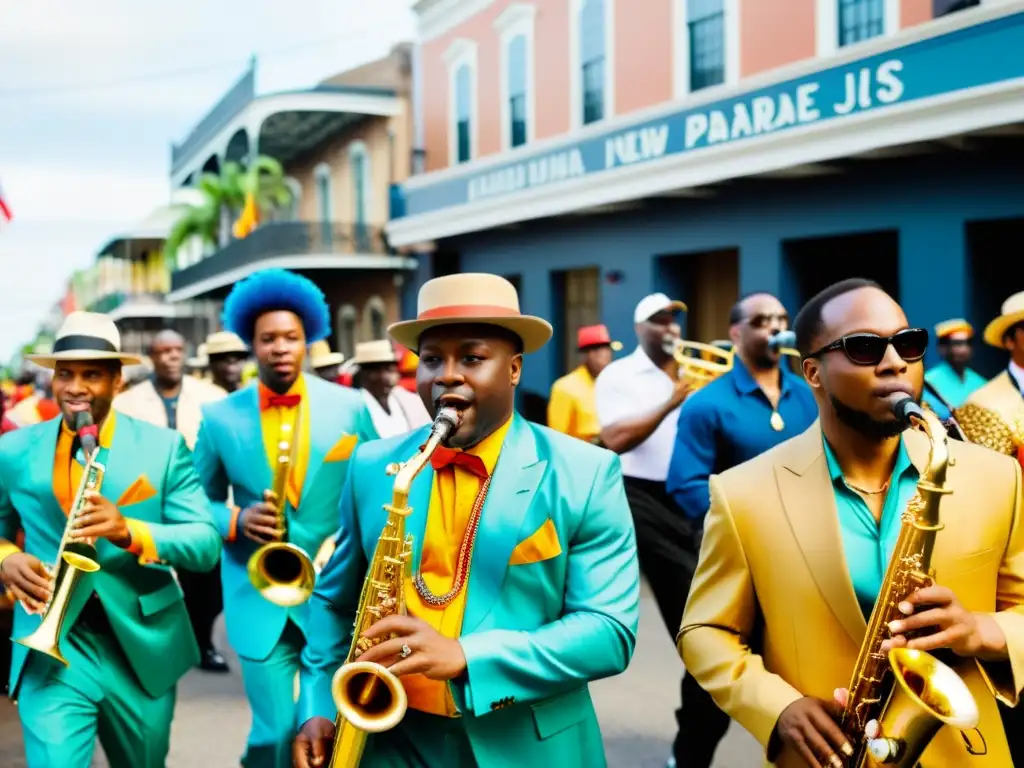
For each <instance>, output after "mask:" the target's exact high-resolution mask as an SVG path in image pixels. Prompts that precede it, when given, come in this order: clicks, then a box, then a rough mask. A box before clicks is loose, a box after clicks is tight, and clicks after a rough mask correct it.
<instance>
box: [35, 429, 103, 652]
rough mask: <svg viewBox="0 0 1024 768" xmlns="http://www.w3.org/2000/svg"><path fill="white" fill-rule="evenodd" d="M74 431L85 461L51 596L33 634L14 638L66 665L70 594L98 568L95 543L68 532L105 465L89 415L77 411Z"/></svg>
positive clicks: (59, 550) (53, 571) (100, 479)
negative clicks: (62, 640)
mask: <svg viewBox="0 0 1024 768" xmlns="http://www.w3.org/2000/svg"><path fill="white" fill-rule="evenodd" d="M75 431H76V432H77V433H78V437H79V440H81V443H82V452H83V453H84V454H85V457H86V461H85V467H84V468H83V470H82V481H81V482H80V483H79V484H78V491H77V492H76V493H75V498H74V501H73V502H72V504H71V510H70V511H69V512H68V522H67V524H66V525H65V526H64V534H63V536H61V540H60V545H59V546H58V547H57V558H56V561H55V563H54V566H53V568H52V569H51V570H50V573H51V575H52V576H53V578H54V589H53V592H52V593H51V595H50V599H49V600H47V601H46V605H45V606H43V620H42V623H40V625H39V626H38V627H36V630H35V631H34V632H32V634H30V635H28V636H26V637H22V638H19V639H17V640H15V642H16V643H18V644H20V645H24V646H25V647H26V648H31V649H32V650H34V651H39V652H40V653H45V654H46V655H47V656H50V657H51V658H54V659H56V660H57V661H59V662H60V663H61V664H63V665H64V666H65V667H66V666H68V660H67V659H66V658H64V654H63V653H61V650H60V638H61V633H62V630H63V627H64V619H65V618H66V617H67V612H68V606H69V605H70V603H71V596H72V595H73V594H74V591H75V587H76V586H77V585H78V582H79V580H80V579H81V577H82V574H83V573H94V572H96V571H98V570H99V569H100V564H99V556H98V555H97V553H96V546H95V545H94V544H92V543H87V542H83V541H71V532H72V531H73V530H74V528H75V524H76V523H77V522H78V518H79V516H80V515H81V511H82V507H83V506H85V501H86V499H85V494H86V493H87V492H90V491H96V492H99V490H100V486H101V485H102V483H103V474H104V472H105V471H106V467H105V466H104V465H103V464H101V463H100V462H99V461H98V456H97V454H98V447H97V435H98V430H97V429H96V426H95V425H94V424H93V420H92V414H90V413H88V412H83V413H79V414H78V416H77V417H76V419H75Z"/></svg>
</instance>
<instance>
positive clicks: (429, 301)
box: [388, 272, 552, 354]
mask: <svg viewBox="0 0 1024 768" xmlns="http://www.w3.org/2000/svg"><path fill="white" fill-rule="evenodd" d="M456 323H483V324H486V325H496V326H498V327H499V328H504V329H505V330H508V331H511V332H512V333H514V334H516V335H517V336H518V337H519V338H520V339H522V341H523V352H525V353H527V354H529V353H530V352H536V351H537V350H538V349H540V348H541V347H543V346H544V345H545V344H547V343H548V340H549V339H550V338H551V332H552V329H551V325H550V323H548V322H547V321H546V320H542V319H541V318H539V317H533V316H531V315H524V314H522V313H520V311H519V294H517V293H516V289H515V286H513V285H512V283H510V282H509V281H508V280H506V279H505V278H503V277H500V276H499V275H490V274H483V273H473V272H469V273H464V274H458V275H446V276H444V277H436V278H434V279H433V280H428V281H427V282H426V283H424V284H423V287H422V288H420V294H419V299H418V301H417V316H416V319H415V320H403V321H402V322H400V323H395V324H394V325H392V326H390V327H389V328H388V333H389V334H390V335H391V338H392V339H394V340H395V341H397V342H398V343H399V344H401V345H402V346H404V347H408V348H409V349H411V350H413V351H416V350H418V349H419V341H420V335H422V333H423V332H424V331H426V330H427V329H428V328H434V327H436V326H439V325H454V324H456Z"/></svg>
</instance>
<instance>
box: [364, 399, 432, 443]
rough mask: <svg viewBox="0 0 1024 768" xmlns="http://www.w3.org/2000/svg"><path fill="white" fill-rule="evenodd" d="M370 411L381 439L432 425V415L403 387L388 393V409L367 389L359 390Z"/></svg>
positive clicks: (421, 402) (420, 401)
mask: <svg viewBox="0 0 1024 768" xmlns="http://www.w3.org/2000/svg"><path fill="white" fill-rule="evenodd" d="M359 391H360V392H361V393H362V395H363V400H364V401H366V408H367V410H369V411H370V418H371V419H372V420H373V426H374V427H375V428H376V430H377V434H378V435H379V436H380V437H394V436H395V435H404V434H405V433H406V432H410V431H412V430H414V429H416V428H417V427H422V426H424V425H426V424H429V423H430V414H429V413H427V409H426V408H425V407H424V405H423V401H422V400H420V398H419V397H418V396H417V395H414V394H413V393H412V392H409V391H408V390H407V389H403V388H402V387H395V388H394V389H392V390H391V391H390V392H389V393H388V409H387V410H386V411H385V410H384V408H383V407H381V404H380V402H379V401H378V400H377V398H375V397H374V396H373V395H371V394H370V393H369V392H367V391H366V390H365V389H361V390H359Z"/></svg>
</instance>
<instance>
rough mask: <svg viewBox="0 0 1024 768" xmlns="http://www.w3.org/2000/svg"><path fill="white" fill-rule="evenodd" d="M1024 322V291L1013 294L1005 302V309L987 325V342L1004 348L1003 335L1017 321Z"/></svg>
mask: <svg viewBox="0 0 1024 768" xmlns="http://www.w3.org/2000/svg"><path fill="white" fill-rule="evenodd" d="M1022 322H1024V291H1021V292H1019V293H1015V294H1013V296H1011V297H1010V298H1008V299H1007V300H1006V301H1004V302H1003V311H1002V314H1001V315H999V317H997V318H996V319H995V320H993V321H992V322H991V323H989V324H988V325H987V326H986V327H985V343H986V344H991V345H992V346H993V347H999V348H1000V349H1002V348H1003V336H1004V335H1005V334H1006V332H1007V331H1008V330H1010V328H1012V327H1013V326H1015V325H1016V324H1017V323H1022Z"/></svg>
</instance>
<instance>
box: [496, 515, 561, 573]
mask: <svg viewBox="0 0 1024 768" xmlns="http://www.w3.org/2000/svg"><path fill="white" fill-rule="evenodd" d="M560 554H562V545H561V544H559V543H558V531H556V530H555V524H554V522H553V521H552V520H551V518H550V517H549V518H548V519H547V520H545V521H544V525H542V526H541V527H540V528H538V529H537V530H536V531H534V532H533V533H532V534H530V535H529V536H528V537H527V538H525V539H523V540H522V541H521V542H519V544H518V545H517V546H516V548H515V549H514V550H512V557H511V558H510V559H509V561H508V564H509V565H527V564H529V563H539V562H542V561H544V560H550V559H551V558H552V557H558V556H559V555H560Z"/></svg>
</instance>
